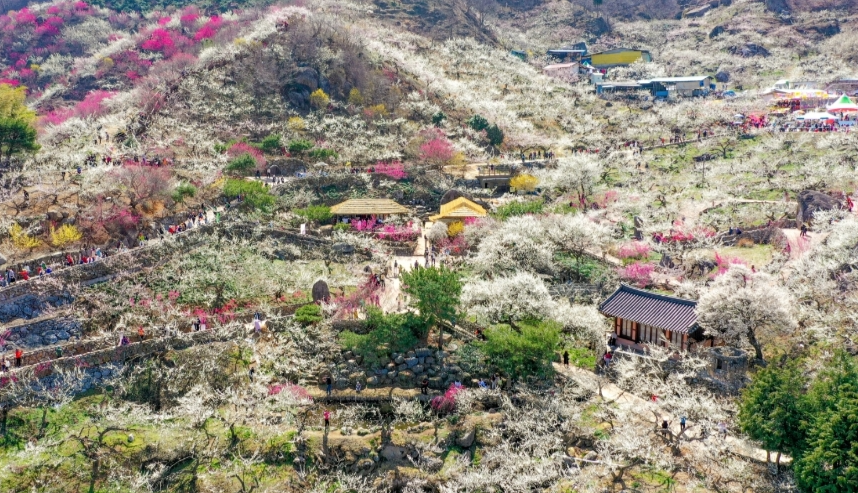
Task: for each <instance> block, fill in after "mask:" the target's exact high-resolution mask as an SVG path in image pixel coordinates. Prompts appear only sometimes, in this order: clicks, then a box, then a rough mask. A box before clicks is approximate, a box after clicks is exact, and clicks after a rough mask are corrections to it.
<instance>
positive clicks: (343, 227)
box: [334, 223, 352, 231]
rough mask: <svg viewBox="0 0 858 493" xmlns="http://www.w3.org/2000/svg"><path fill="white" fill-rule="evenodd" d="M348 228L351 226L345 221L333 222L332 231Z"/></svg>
mask: <svg viewBox="0 0 858 493" xmlns="http://www.w3.org/2000/svg"><path fill="white" fill-rule="evenodd" d="M350 229H352V227H351V226H350V225H348V224H346V223H337V224H334V231H348V230H350Z"/></svg>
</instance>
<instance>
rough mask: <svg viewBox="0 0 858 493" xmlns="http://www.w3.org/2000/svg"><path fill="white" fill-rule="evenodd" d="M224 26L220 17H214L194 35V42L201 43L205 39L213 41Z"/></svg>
mask: <svg viewBox="0 0 858 493" xmlns="http://www.w3.org/2000/svg"><path fill="white" fill-rule="evenodd" d="M222 25H223V19H222V18H220V17H219V16H216V15H213V16H211V17H210V18H209V21H208V22H206V23H205V25H203V27H201V28H200V30H199V31H197V33H196V34H194V41H196V42H200V41H202V40H204V39H211V38H213V37H214V36H215V34H217V32H218V30H219V29H220V28H221V26H222Z"/></svg>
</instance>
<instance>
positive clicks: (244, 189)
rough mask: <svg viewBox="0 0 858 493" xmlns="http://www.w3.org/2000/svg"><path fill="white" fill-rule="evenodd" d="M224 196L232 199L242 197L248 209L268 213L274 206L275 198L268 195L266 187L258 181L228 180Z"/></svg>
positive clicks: (224, 187) (224, 188)
mask: <svg viewBox="0 0 858 493" xmlns="http://www.w3.org/2000/svg"><path fill="white" fill-rule="evenodd" d="M223 194H224V196H225V197H227V198H230V199H232V198H236V197H238V196H239V195H242V196H243V197H244V202H243V203H244V204H245V206H246V207H249V208H251V209H257V210H261V211H264V212H268V211H269V210H270V209H271V206H273V205H274V197H273V196H272V195H271V194H270V193H268V189H267V188H265V185H263V184H262V183H260V182H258V181H247V180H235V179H228V180H227V181H226V184H225V185H224V186H223Z"/></svg>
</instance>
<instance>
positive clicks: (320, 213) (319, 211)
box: [293, 205, 348, 226]
mask: <svg viewBox="0 0 858 493" xmlns="http://www.w3.org/2000/svg"><path fill="white" fill-rule="evenodd" d="M293 212H294V213H295V214H296V215H298V216H301V217H303V218H305V219H307V220H308V221H311V222H316V223H319V224H321V223H326V222H328V221H330V220H331V218H332V217H334V215H333V214H331V208H330V207H328V206H326V205H311V206H309V207H305V208H304V209H295V210H294V211H293ZM347 226H348V225H347Z"/></svg>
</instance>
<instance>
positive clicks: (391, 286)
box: [381, 222, 432, 313]
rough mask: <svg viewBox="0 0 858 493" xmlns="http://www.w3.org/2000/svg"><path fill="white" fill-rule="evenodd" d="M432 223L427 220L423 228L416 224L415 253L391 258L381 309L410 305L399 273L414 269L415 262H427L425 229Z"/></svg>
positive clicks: (398, 308) (390, 310)
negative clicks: (403, 291)
mask: <svg viewBox="0 0 858 493" xmlns="http://www.w3.org/2000/svg"><path fill="white" fill-rule="evenodd" d="M431 225H432V223H431V222H426V224H424V225H423V227H422V228H421V227H420V226H418V225H416V224H415V225H414V227H415V228H416V229H417V246H416V247H415V248H414V252H413V255H407V256H406V255H397V256H395V257H393V258H392V259H390V262H389V263H388V265H387V267H388V272H390V273H391V275H390V276H389V277H387V279H386V280H385V288H384V292H382V294H381V309H382V310H383V311H384V312H385V313H395V312H401V311H403V309H404V308H405V307H406V306H407V305H408V303H407V298H406V295H404V294H403V293H402V287H401V284H400V277H399V274H400V273H401V272H405V271H409V270H411V269H413V268H414V263H415V262H416V263H417V264H419V265H425V264H426V260H425V257H424V256H423V255H424V252H426V240H425V239H424V231H426V230H428V229H429V228H430V227H431ZM394 266H395V267H394Z"/></svg>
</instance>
